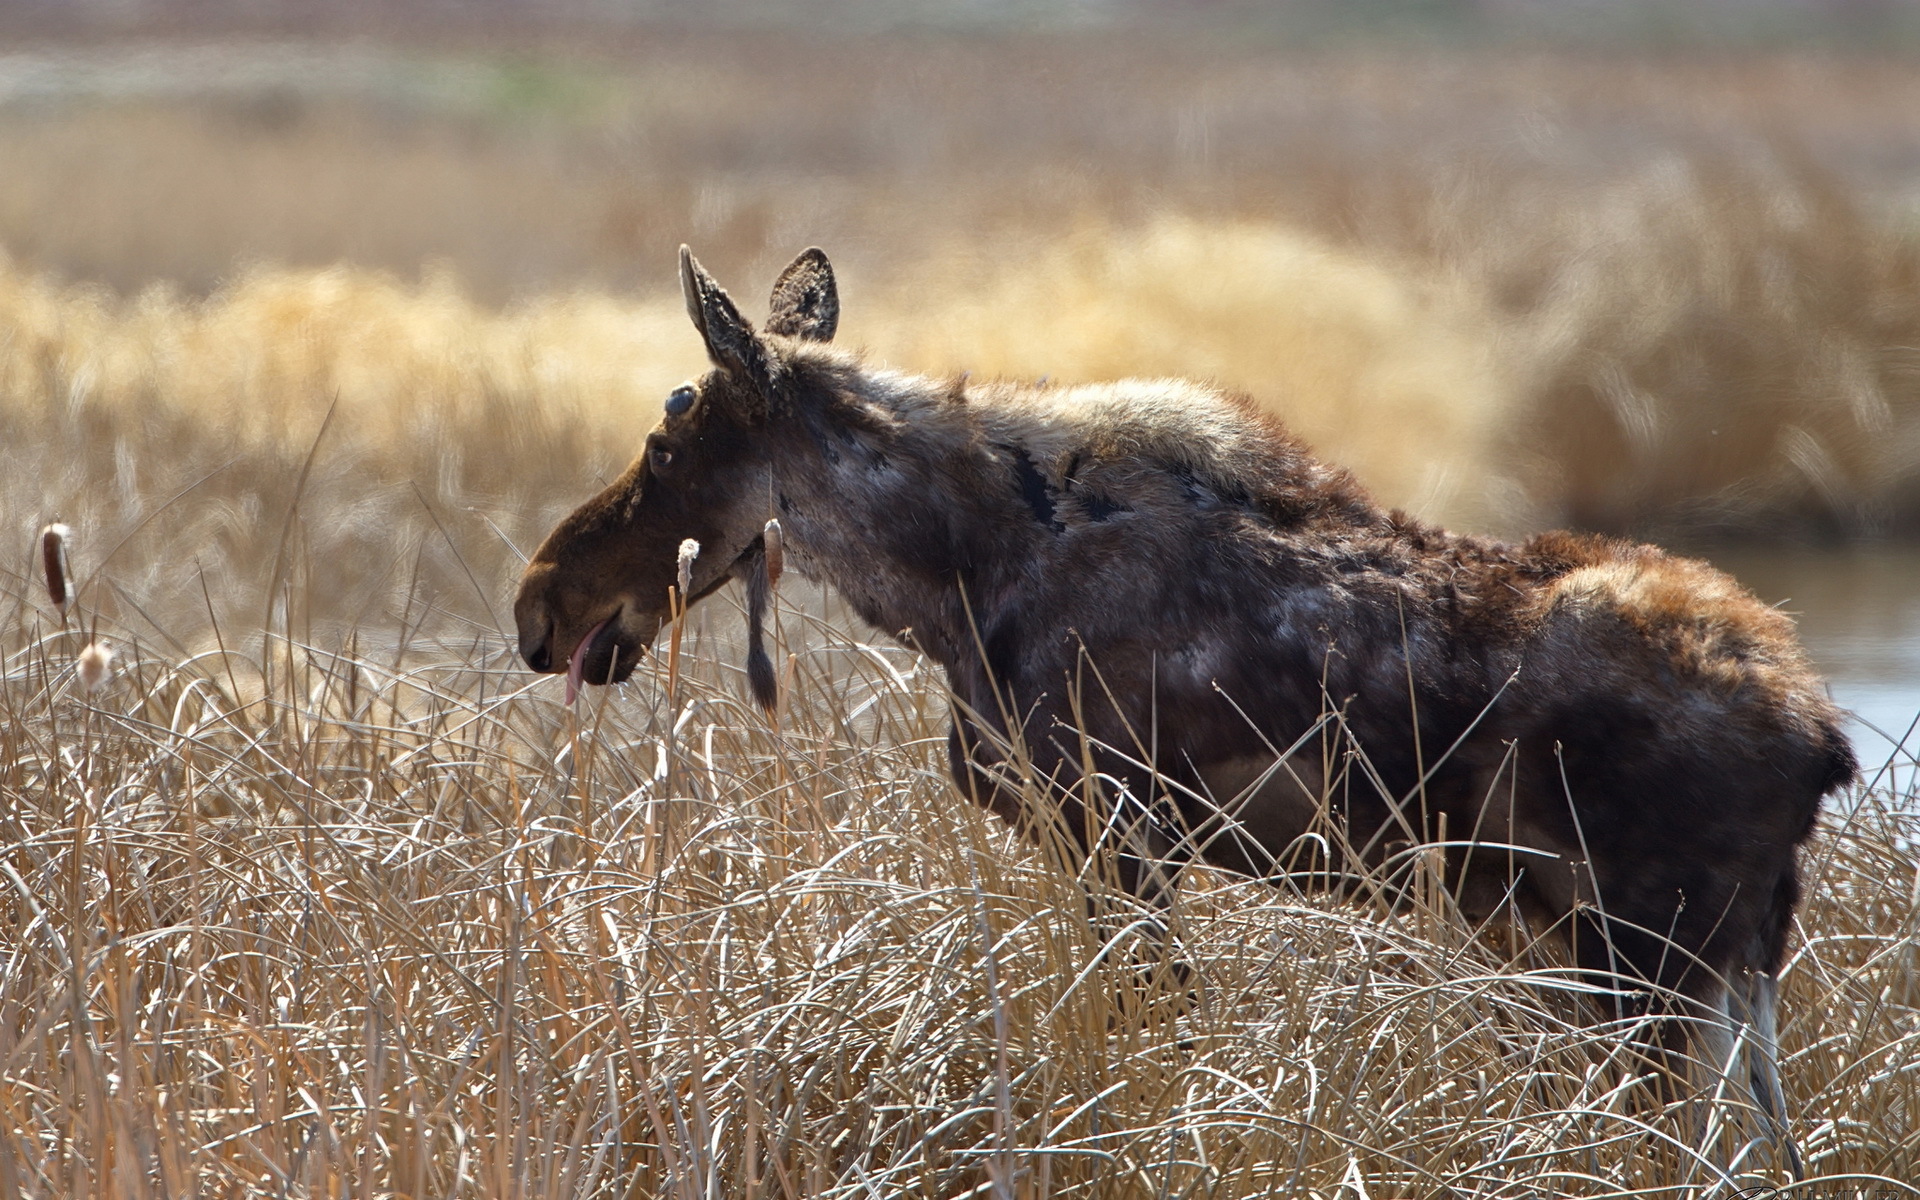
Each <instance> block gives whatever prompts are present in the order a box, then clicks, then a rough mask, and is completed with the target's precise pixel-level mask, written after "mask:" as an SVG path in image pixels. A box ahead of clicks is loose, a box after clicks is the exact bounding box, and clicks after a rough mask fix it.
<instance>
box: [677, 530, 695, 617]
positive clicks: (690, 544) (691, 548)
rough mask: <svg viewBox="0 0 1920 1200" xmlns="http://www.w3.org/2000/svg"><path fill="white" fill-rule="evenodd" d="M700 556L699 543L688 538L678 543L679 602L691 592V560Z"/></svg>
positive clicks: (683, 600) (682, 601) (689, 595)
mask: <svg viewBox="0 0 1920 1200" xmlns="http://www.w3.org/2000/svg"><path fill="white" fill-rule="evenodd" d="M699 557H700V543H699V542H696V541H694V540H693V539H692V538H688V539H687V540H686V541H684V542H681V543H680V603H682V604H685V603H686V602H687V601H688V599H689V598H690V597H691V596H692V594H693V560H694V559H696V558H699Z"/></svg>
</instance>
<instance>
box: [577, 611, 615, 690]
mask: <svg viewBox="0 0 1920 1200" xmlns="http://www.w3.org/2000/svg"><path fill="white" fill-rule="evenodd" d="M611 620H613V618H612V617H608V618H607V619H606V620H605V621H602V622H600V623H599V624H598V625H595V626H594V627H593V628H592V629H589V630H587V636H585V637H583V638H581V639H580V644H579V645H578V646H575V647H574V648H573V657H572V658H570V659H568V660H567V706H568V707H569V708H571V707H572V706H573V698H574V697H575V696H578V695H579V694H580V676H581V673H582V672H583V671H585V670H586V665H587V651H588V649H590V648H591V647H592V646H593V639H595V638H597V637H599V636H600V631H601V630H603V629H605V628H606V627H607V622H608V621H611Z"/></svg>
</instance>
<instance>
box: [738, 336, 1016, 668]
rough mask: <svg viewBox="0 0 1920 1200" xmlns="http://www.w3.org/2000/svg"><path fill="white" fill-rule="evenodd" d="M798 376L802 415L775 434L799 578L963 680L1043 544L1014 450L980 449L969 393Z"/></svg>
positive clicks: (776, 480) (828, 367) (864, 373)
mask: <svg viewBox="0 0 1920 1200" xmlns="http://www.w3.org/2000/svg"><path fill="white" fill-rule="evenodd" d="M796 366H797V368H798V369H797V370H796V372H795V375H796V377H795V379H794V382H793V384H792V385H791V386H792V389H793V391H794V392H795V393H796V394H797V395H798V398H799V402H798V403H796V404H794V405H792V406H790V407H787V408H786V409H785V410H784V411H782V412H779V413H776V414H775V415H774V416H773V417H772V418H771V419H770V422H769V428H768V430H767V433H768V438H767V444H768V445H769V448H770V450H771V459H770V462H769V467H770V471H771V477H772V483H773V491H774V503H775V505H776V507H777V509H778V515H779V517H780V521H781V525H782V527H783V530H784V532H785V537H786V546H787V551H788V554H789V556H790V558H791V560H792V563H793V565H794V567H795V568H796V569H797V570H799V571H800V572H801V573H802V574H804V575H807V576H808V577H810V578H814V579H817V580H820V581H821V582H824V583H827V584H830V585H832V587H833V588H834V589H835V590H836V591H838V592H839V593H840V594H841V595H842V596H843V597H844V598H845V599H846V600H847V601H848V603H850V604H851V605H852V606H853V608H854V610H855V611H856V612H857V613H858V614H859V615H860V617H861V618H862V619H863V620H865V621H867V622H869V623H871V624H873V625H875V626H877V627H878V628H880V629H881V630H883V631H885V632H886V633H888V634H890V635H892V636H894V637H897V638H899V639H900V640H901V641H902V642H904V643H906V644H907V645H909V646H912V647H915V648H917V649H920V650H922V651H924V652H925V653H927V654H928V655H930V656H931V657H933V658H934V659H935V660H936V661H937V662H939V663H940V664H941V665H942V666H944V667H946V668H947V669H948V670H950V671H951V670H953V669H954V668H956V667H957V666H959V665H960V664H961V663H962V662H964V661H967V660H969V659H971V658H972V657H973V656H974V647H975V646H976V645H977V642H978V639H977V637H976V635H975V632H974V631H975V630H976V629H978V628H980V627H982V626H983V625H984V624H985V623H986V622H987V620H988V618H989V616H990V615H991V614H992V613H993V612H995V611H996V610H997V609H998V608H999V607H1001V606H1003V605H1004V604H1006V603H1009V602H1010V600H1011V595H1012V588H1013V584H1014V582H1015V578H1016V576H1017V573H1018V571H1019V570H1020V569H1021V565H1022V564H1023V563H1025V562H1028V561H1030V560H1031V556H1032V547H1031V546H1028V545H1026V544H1024V543H1025V542H1026V540H1027V539H1029V538H1031V539H1035V540H1037V539H1038V538H1039V537H1040V536H1041V535H1042V527H1040V526H1038V525H1036V524H1035V523H1034V519H1033V513H1032V511H1031V510H1030V508H1029V507H1028V505H1027V504H1026V502H1025V501H1023V499H1022V494H1021V491H1020V482H1019V480H1018V478H1017V477H1016V475H1015V474H1014V473H1013V470H1012V469H1011V468H1010V466H1009V462H1010V460H1009V458H1008V455H1007V448H1006V447H997V446H994V445H992V444H990V443H988V442H987V441H985V440H984V439H982V438H981V437H980V436H979V433H980V431H979V428H978V425H977V420H976V415H975V414H974V413H973V412H972V411H970V407H969V405H968V403H967V400H966V398H965V396H964V394H963V392H962V390H961V386H960V385H959V384H956V383H951V382H942V381H938V380H933V379H928V378H925V377H922V376H914V375H906V374H900V373H895V372H889V371H868V370H864V369H861V368H859V367H858V366H856V365H854V364H852V363H851V362H850V361H849V360H846V359H843V358H840V357H838V356H833V357H827V356H821V357H820V358H818V359H809V360H805V361H802V362H801V363H798V364H796Z"/></svg>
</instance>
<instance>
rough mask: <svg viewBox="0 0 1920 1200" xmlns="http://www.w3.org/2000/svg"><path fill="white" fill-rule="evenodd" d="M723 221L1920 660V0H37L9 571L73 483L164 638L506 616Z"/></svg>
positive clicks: (6, 161)
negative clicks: (1237, 397) (516, 587)
mask: <svg viewBox="0 0 1920 1200" xmlns="http://www.w3.org/2000/svg"><path fill="white" fill-rule="evenodd" d="M681 242H687V243H690V244H691V245H692V246H693V247H694V249H695V251H696V253H698V254H699V255H700V256H701V258H702V260H703V261H704V262H706V263H707V265H708V266H709V267H710V268H711V269H713V270H714V271H715V273H716V274H717V275H718V276H719V278H720V279H721V280H722V281H723V282H724V283H726V284H727V285H728V286H729V287H730V288H732V289H733V291H734V293H735V295H736V296H737V297H739V298H740V299H741V300H742V302H743V303H744V305H745V306H746V308H747V309H748V311H749V312H750V313H758V312H760V311H763V306H764V301H765V289H766V288H767V286H768V285H769V283H770V282H771V279H772V276H773V274H774V273H775V272H776V271H777V270H778V268H779V267H780V265H782V264H783V263H784V262H786V261H787V260H788V259H789V258H790V257H791V256H792V255H793V254H794V253H795V252H797V251H798V250H800V249H801V248H803V247H805V246H807V245H812V244H818V245H820V246H822V247H824V248H825V249H826V250H827V251H828V252H829V254H830V255H831V256H832V257H833V260H834V262H835V264H836V266H837V267H838V269H839V272H840V276H841V285H842V294H843V298H844V301H845V306H846V307H845V313H846V319H845V321H844V323H843V325H842V333H841V337H842V339H843V340H844V341H847V342H849V343H851V344H856V345H863V346H866V347H868V348H869V349H870V351H871V353H872V355H873V357H875V358H876V359H879V360H884V361H889V362H892V363H896V364H898V365H902V366H906V367H912V368H917V369H924V370H932V371H949V370H961V369H971V370H973V371H974V372H976V373H977V374H1005V375H1014V376H1034V377H1037V376H1040V375H1050V376H1052V377H1053V378H1055V379H1082V378H1085V379H1093V378H1107V377H1113V376H1117V375H1126V374H1156V375H1157V374H1178V375H1185V376H1196V377H1203V378H1207V379H1210V380H1213V381H1216V382H1218V383H1220V384H1222V385H1224V386H1228V387H1232V388H1235V389H1240V390H1244V391H1246V392H1248V393H1250V394H1252V395H1254V396H1255V397H1256V398H1257V399H1258V400H1259V401H1260V402H1261V403H1263V404H1265V405H1267V406H1269V407H1271V408H1273V409H1274V410H1275V411H1277V412H1279V413H1280V414H1281V415H1282V416H1283V417H1284V418H1285V419H1286V420H1287V421H1288V422H1289V423H1290V424H1291V425H1292V426H1293V427H1294V428H1295V429H1296V430H1298V431H1299V432H1300V433H1301V434H1302V435H1303V436H1305V437H1306V438H1307V439H1308V440H1309V441H1310V442H1311V443H1313V444H1314V445H1315V446H1316V447H1317V448H1318V449H1319V450H1320V451H1321V452H1322V453H1323V454H1324V455H1325V456H1327V457H1329V458H1331V459H1334V460H1336V461H1339V462H1342V463H1345V464H1347V465H1350V466H1352V467H1353V468H1354V469H1355V470H1356V471H1357V472H1358V473H1359V474H1360V476H1361V477H1362V479H1363V480H1364V481H1365V482H1366V483H1367V484H1368V485H1369V486H1371V487H1372V488H1373V489H1374V490H1375V491H1376V493H1378V494H1379V495H1380V496H1381V497H1382V498H1383V499H1385V500H1387V501H1389V502H1391V503H1393V504H1396V505H1402V506H1406V507H1409V508H1411V509H1414V510H1415V511H1418V512H1420V513H1422V514H1423V515H1426V516H1428V517H1431V518H1433V519H1435V520H1440V521H1445V522H1447V523H1449V524H1451V525H1455V526H1458V527H1463V528H1472V529H1478V530H1487V531H1493V532H1498V533H1502V534H1506V535H1518V534H1524V533H1525V532H1528V531H1530V530H1534V529H1540V528H1546V527H1552V526H1561V525H1573V526H1577V527H1581V528H1585V529H1593V530H1601V531H1606V532H1612V533H1622V534H1629V535H1633V536H1638V537H1648V538H1655V539H1658V540H1661V541H1663V542H1665V543H1667V544H1670V545H1674V546H1676V547H1678V548H1681V549H1683V550H1685V551H1686V552H1689V553H1695V554H1700V555H1703V556H1705V557H1709V558H1711V559H1713V560H1715V561H1717V562H1720V563H1721V564H1722V565H1724V566H1727V567H1728V568H1729V569H1731V570H1733V571H1734V572H1735V573H1736V574H1738V575H1739V576H1740V577H1741V578H1742V579H1744V580H1745V581H1746V582H1747V583H1748V584H1749V585H1750V586H1752V587H1753V588H1754V589H1755V590H1756V591H1758V592H1759V593H1760V594H1761V595H1762V596H1763V597H1764V598H1766V599H1767V600H1769V601H1774V602H1779V603H1782V604H1783V605H1785V606H1786V607H1787V608H1788V609H1789V610H1791V611H1793V612H1795V613H1796V614H1797V615H1798V616H1799V619H1800V621H1801V623H1802V628H1803V629H1804V631H1805V633H1806V636H1807V638H1808V640H1809V643H1810V645H1811V646H1812V648H1813V650H1814V653H1815V656H1816V658H1818V659H1819V660H1820V661H1821V663H1822V665H1823V666H1825V667H1826V668H1827V669H1828V670H1829V671H1830V672H1831V673H1832V674H1833V675H1834V677H1835V679H1836V689H1837V692H1838V694H1839V695H1840V697H1841V699H1842V700H1843V702H1846V703H1848V704H1851V705H1853V706H1854V707H1855V708H1856V709H1857V710H1858V711H1859V712H1860V713H1861V714H1862V716H1863V717H1864V718H1865V719H1866V720H1868V721H1870V722H1872V723H1874V724H1875V725H1878V726H1880V727H1883V728H1885V729H1886V730H1887V731H1888V732H1889V733H1891V734H1892V735H1894V736H1895V737H1896V738H1897V737H1898V736H1899V735H1900V734H1901V733H1903V732H1904V731H1905V729H1906V725H1907V722H1908V721H1909V720H1911V719H1912V716H1913V714H1914V713H1915V712H1916V711H1920V595H1917V594H1916V585H1920V550H1916V546H1920V543H1917V542H1915V540H1914V538H1915V535H1916V534H1920V4H1916V3H1913V2H1911V0H1694V2H1691V3H1664V4H1661V3H1633V2H1630V0H1622V2H1604V0H1357V2H1336V0H1295V2H1284V0H1276V2H1272V3H1241V2H1237V0H972V2H947V3H935V2H933V0H815V2H813V3H804V4H784V5H775V4H771V3H765V2H762V0H700V2H698V3H696V2H694V0H654V2H642V0H551V2H548V3H512V2H509V0H421V2H418V3H402V2H400V0H388V2H384V3H383V2H372V0H369V2H364V3H335V4H328V5H325V6H318V5H309V4H304V3H294V2H292V0H281V2H275V0H150V2H142V0H5V2H4V3H0V505H4V507H5V510H6V511H7V513H8V515H9V521H10V525H11V527H12V528H13V529H15V531H16V536H17V541H16V543H15V544H16V546H17V548H18V549H17V551H16V552H15V553H14V554H13V555H11V556H10V562H9V565H8V566H7V568H6V574H5V581H6V588H7V592H8V595H9V599H10V602H11V603H12V604H13V606H14V609H15V616H16V617H19V618H21V619H22V621H24V620H25V617H26V616H27V615H28V614H30V613H31V612H32V611H34V610H35V609H36V606H37V607H38V608H39V609H45V607H46V606H45V604H44V600H43V599H41V598H39V597H38V596H37V595H36V593H35V591H34V587H35V585H34V582H33V575H32V559H31V555H30V539H31V537H32V535H33V532H34V530H36V529H37V528H38V526H39V525H40V524H41V523H42V522H44V521H47V520H52V519H55V518H60V519H64V520H65V521H67V522H68V523H69V524H71V525H73V526H74V527H75V528H76V530H77V539H78V540H77V541H76V548H75V558H76V564H75V565H76V567H78V568H79V569H80V574H81V575H82V577H83V578H85V579H86V581H87V582H86V587H87V589H88V590H87V591H86V592H85V593H84V594H83V600H84V601H85V603H86V604H87V605H89V606H91V610H92V611H94V612H96V613H100V614H104V615H105V616H107V617H108V618H110V619H111V620H112V621H114V622H117V623H119V624H120V625H121V626H123V627H125V628H128V629H132V630H135V631H138V633H139V636H140V637H142V638H145V639H147V640H149V641H151V642H153V643H156V644H165V645H168V646H169V647H170V648H178V649H182V650H188V651H191V650H194V649H197V648H200V647H204V646H205V645H207V644H209V641H210V639H213V638H214V637H215V635H216V633H217V631H219V630H220V629H223V628H224V629H230V630H231V629H237V630H253V631H256V632H257V631H258V630H259V629H260V628H261V626H262V624H263V623H264V624H265V625H266V626H269V627H274V628H284V629H285V630H286V631H287V632H289V633H291V634H293V635H294V636H295V637H296V638H298V639H301V640H305V641H308V642H311V643H313V644H317V645H327V644H337V643H339V642H340V641H342V640H343V639H345V638H348V637H353V638H355V639H357V642H356V644H365V643H366V642H367V641H368V640H369V639H371V640H373V641H375V642H385V643H390V644H392V645H394V646H396V647H404V646H406V645H409V644H415V643H416V642H419V641H422V640H428V641H431V640H439V641H448V640H459V639H463V638H464V639H468V640H469V641H470V642H477V643H482V644H486V645H489V646H493V647H496V648H497V649H498V650H499V651H500V652H501V653H503V654H504V653H505V651H506V642H505V640H504V634H503V630H504V628H505V624H504V623H505V621H506V620H508V619H509V617H508V614H507V611H506V610H507V605H508V603H509V601H510V597H511V587H512V579H513V577H514V575H515V573H516V572H517V569H518V564H519V562H520V555H521V554H523V553H524V552H526V551H527V550H529V549H531V547H532V545H533V544H535V543H536V542H537V540H538V539H539V537H540V536H541V535H542V534H543V533H544V531H545V530H546V529H547V528H548V527H549V525H550V524H551V523H552V521H553V520H554V519H555V518H556V517H557V516H558V515H559V514H561V513H563V512H564V511H566V510H567V509H568V508H570V507H572V506H573V505H574V504H575V503H577V502H578V501H579V500H581V499H582V498H584V497H585V496H586V495H587V494H589V493H590V492H591V491H592V490H593V489H594V488H596V487H597V486H599V485H600V483H601V482H603V481H604V480H606V479H608V478H610V477H611V476H612V475H613V474H614V473H616V472H617V471H618V470H619V469H620V467H621V466H622V465H623V464H624V462H625V460H626V459H627V458H628V457H629V456H630V454H631V453H632V451H633V449H634V448H635V447H636V446H637V445H638V442H639V439H640V437H641V435H642V434H643V433H644V431H645V430H646V428H647V427H648V426H650V425H651V424H652V422H653V421H654V420H655V419H656V417H657V414H658V411H659V403H660V398H661V397H662V396H663V395H664V394H665V392H666V390H667V389H668V388H670V387H671V386H672V385H673V384H674V383H676V382H678V381H679V380H680V379H682V378H684V377H686V376H688V375H690V374H693V373H696V372H697V371H698V370H699V369H700V368H701V366H702V360H701V356H700V352H699V349H698V345H697V343H696V341H695V340H694V338H693V336H692V334H691V332H690V330H688V329H687V328H686V326H685V319H684V317H683V316H682V315H681V314H680V310H679V300H678V296H677V290H676V283H675V279H674V275H673V255H674V250H675V248H676V247H677V246H678V245H679V244H680V243H681ZM16 628H21V629H24V628H25V624H17V625H16ZM1887 748H1888V747H1887V746H1886V745H1885V744H1884V743H1882V744H1881V745H1879V746H1874V747H1863V750H1864V754H1863V757H1866V758H1868V759H1873V758H1874V757H1875V755H1876V754H1878V753H1881V752H1883V751H1884V750H1885V749H1887Z"/></svg>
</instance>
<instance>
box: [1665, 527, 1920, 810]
mask: <svg viewBox="0 0 1920 1200" xmlns="http://www.w3.org/2000/svg"><path fill="white" fill-rule="evenodd" d="M1696 553H1700V554H1701V557H1704V558H1707V559H1709V560H1711V561H1712V562H1713V563H1715V564H1716V565H1718V566H1720V567H1722V568H1723V569H1725V570H1727V571H1730V572H1732V573H1733V574H1734V575H1735V576H1736V577H1738V578H1739V579H1740V581H1741V582H1742V583H1744V584H1746V585H1747V586H1748V587H1749V588H1752V589H1753V591H1754V593H1755V594H1756V595H1758V596H1759V597H1760V598H1761V599H1762V600H1765V601H1767V602H1768V603H1771V604H1777V605H1779V606H1780V607H1781V608H1782V609H1784V610H1786V611H1787V612H1789V613H1792V614H1793V616H1794V619H1795V620H1796V621H1798V622H1799V625H1800V636H1801V638H1802V640H1803V641H1804V642H1805V643H1806V646H1807V651H1808V653H1810V654H1811V655H1812V656H1813V660H1814V662H1815V663H1816V664H1817V665H1818V666H1819V667H1820V669H1821V670H1822V671H1823V672H1825V674H1826V676H1827V679H1828V681H1829V682H1830V683H1831V685H1832V687H1833V697H1834V699H1835V700H1836V701H1838V702H1839V703H1840V704H1841V705H1842V706H1843V707H1845V708H1846V709H1848V710H1849V711H1850V712H1851V713H1852V714H1853V722H1852V726H1851V728H1850V729H1849V730H1848V732H1849V733H1850V734H1852V736H1853V744H1854V750H1855V751H1856V752H1857V753H1858V754H1859V756H1860V762H1861V765H1862V766H1863V767H1864V768H1865V770H1866V771H1867V772H1868V773H1869V775H1871V774H1872V773H1873V772H1875V771H1876V770H1877V769H1879V768H1880V767H1882V766H1883V765H1887V764H1889V763H1891V764H1892V765H1893V766H1895V767H1896V768H1898V769H1897V772H1896V774H1897V776H1898V778H1897V780H1895V781H1893V782H1895V783H1896V785H1898V784H1904V783H1909V782H1910V781H1911V780H1913V779H1914V778H1915V772H1914V771H1913V767H1914V766H1915V755H1916V753H1920V729H1916V727H1915V722H1916V719H1920V546H1851V547H1836V548H1832V549H1802V548H1781V547H1746V546H1743V547H1737V548H1725V547H1722V548H1718V549H1712V550H1707V551H1705V552H1704V553H1701V552H1696ZM1903 740H1904V742H1905V748H1904V749H1901V748H1900V743H1901V742H1902V741H1903Z"/></svg>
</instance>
